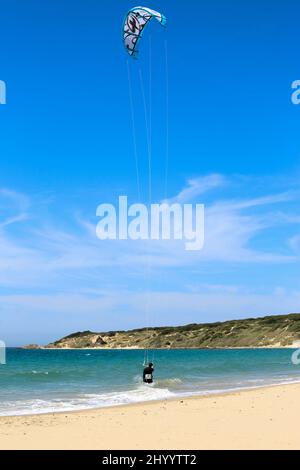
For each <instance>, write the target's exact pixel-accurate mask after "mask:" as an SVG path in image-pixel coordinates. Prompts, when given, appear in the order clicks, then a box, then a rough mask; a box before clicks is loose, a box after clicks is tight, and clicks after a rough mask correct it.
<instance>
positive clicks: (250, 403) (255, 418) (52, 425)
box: [0, 384, 300, 450]
mask: <svg viewBox="0 0 300 470" xmlns="http://www.w3.org/2000/svg"><path fill="white" fill-rule="evenodd" d="M299 396H300V384H291V385H284V386H276V387H271V388H261V389H255V390H247V391H241V392H235V393H232V394H226V395H215V396H208V397H192V398H184V399H176V400H170V401H160V402H152V403H141V404H136V405H129V406H119V407H113V408H102V409H95V410H88V411H80V412H72V413H55V414H44V415H31V416H15V417H1V418H0V449H112V450H113V449H186V450H188V449H300V436H299V417H300V400H299Z"/></svg>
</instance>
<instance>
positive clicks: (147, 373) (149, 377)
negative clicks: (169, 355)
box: [143, 362, 154, 384]
mask: <svg viewBox="0 0 300 470" xmlns="http://www.w3.org/2000/svg"><path fill="white" fill-rule="evenodd" d="M153 372H154V368H153V364H152V362H149V364H148V365H147V366H146V367H145V369H144V372H143V382H144V383H146V384H152V383H153Z"/></svg>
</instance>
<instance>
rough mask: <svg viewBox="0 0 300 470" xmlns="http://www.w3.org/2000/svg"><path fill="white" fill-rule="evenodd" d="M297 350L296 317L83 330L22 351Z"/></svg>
mask: <svg viewBox="0 0 300 470" xmlns="http://www.w3.org/2000/svg"><path fill="white" fill-rule="evenodd" d="M298 347H300V314H288V315H273V316H266V317H261V318H248V319H243V320H229V321H225V322H218V323H204V324H190V325H185V326H175V327H169V326H168V327H157V328H141V329H134V330H129V331H109V332H92V331H83V332H77V333H73V334H71V335H68V336H65V337H63V338H61V339H59V340H57V341H54V342H53V343H50V344H47V345H45V346H40V345H37V344H30V345H27V346H24V348H25V349H120V350H122V349H125V350H130V349H135V350H138V349H148V348H149V349H248V348H249V349H253V348H298Z"/></svg>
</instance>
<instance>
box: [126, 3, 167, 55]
mask: <svg viewBox="0 0 300 470" xmlns="http://www.w3.org/2000/svg"><path fill="white" fill-rule="evenodd" d="M153 18H155V19H156V20H157V21H158V22H159V23H160V24H161V25H162V26H165V25H166V22H167V20H166V17H165V16H164V15H162V14H161V13H158V12H157V11H154V10H151V9H150V8H147V7H135V8H132V9H131V10H129V12H128V13H127V15H126V17H125V20H124V25H123V31H122V34H123V41H124V45H125V48H126V50H127V52H128V54H129V55H131V56H132V57H137V54H138V49H137V46H138V43H139V41H140V39H141V37H142V35H143V31H144V28H145V26H146V25H147V24H148V23H149V22H150V21H151V20H152V19H153Z"/></svg>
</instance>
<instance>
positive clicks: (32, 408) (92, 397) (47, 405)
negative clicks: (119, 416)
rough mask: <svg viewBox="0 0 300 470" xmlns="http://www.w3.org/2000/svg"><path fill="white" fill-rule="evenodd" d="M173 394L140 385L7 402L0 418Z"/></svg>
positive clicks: (88, 407)
mask: <svg viewBox="0 0 300 470" xmlns="http://www.w3.org/2000/svg"><path fill="white" fill-rule="evenodd" d="M174 396H175V394H174V393H172V392H171V391H169V390H168V389H162V388H155V387H154V386H149V385H140V386H139V387H137V388H136V389H134V390H127V391H122V392H110V393H100V394H84V395H81V396H77V397H76V396H75V397H69V398H63V399H59V398H57V399H49V400H41V399H34V400H16V401H7V402H5V403H2V405H1V406H0V415H1V416H11V415H27V414H41V413H54V412H60V411H76V410H85V409H92V408H104V407H110V406H117V405H126V404H131V403H132V404H133V403H140V402H146V401H156V400H165V399H168V398H172V397H174Z"/></svg>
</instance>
